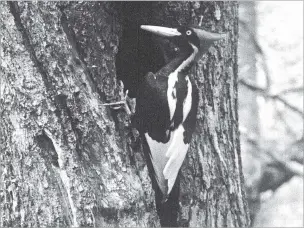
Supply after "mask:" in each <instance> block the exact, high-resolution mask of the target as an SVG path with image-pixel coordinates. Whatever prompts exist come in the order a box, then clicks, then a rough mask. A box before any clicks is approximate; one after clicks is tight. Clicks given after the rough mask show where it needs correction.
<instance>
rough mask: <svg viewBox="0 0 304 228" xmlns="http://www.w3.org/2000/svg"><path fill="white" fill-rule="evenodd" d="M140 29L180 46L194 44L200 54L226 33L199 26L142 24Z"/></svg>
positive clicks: (223, 37) (224, 36)
mask: <svg viewBox="0 0 304 228" xmlns="http://www.w3.org/2000/svg"><path fill="white" fill-rule="evenodd" d="M141 29H143V30H146V31H149V32H152V33H154V34H156V35H159V36H162V37H166V38H168V39H171V40H172V41H173V42H174V43H176V45H178V46H179V47H180V48H183V46H186V45H188V46H189V44H191V45H194V46H195V47H196V48H198V50H199V52H200V53H201V54H204V53H206V52H207V51H208V49H209V47H210V46H211V45H212V44H213V43H214V42H215V41H218V40H221V39H225V38H226V34H220V33H212V32H208V31H205V30H203V29H201V28H199V27H178V28H167V27H162V26H154V25H142V26H141Z"/></svg>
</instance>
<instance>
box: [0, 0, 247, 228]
mask: <svg viewBox="0 0 304 228" xmlns="http://www.w3.org/2000/svg"><path fill="white" fill-rule="evenodd" d="M120 4H121V3H113V2H82V3H76V2H71V3H70V2H66V3H60V2H58V3H54V2H37V3H26V2H18V3H17V2H1V3H0V19H1V30H0V34H1V35H0V37H1V50H0V56H1V63H0V65H1V71H0V74H1V75H0V94H1V100H0V107H1V109H0V111H1V121H0V146H1V153H0V161H1V164H0V176H1V179H0V226H98V227H100V226H114V225H115V226H125V227H126V226H133V227H134V226H141V227H142V226H159V220H158V218H157V215H156V211H155V205H154V192H153V190H152V187H151V183H150V179H149V177H148V173H147V167H146V165H145V161H144V159H143V155H142V151H141V146H140V145H139V144H138V142H139V140H138V139H136V138H134V135H133V134H132V127H131V125H130V116H129V115H128V114H127V113H125V112H124V111H123V110H113V109H111V108H109V107H108V106H104V105H103V104H104V103H105V102H112V101H116V100H120V99H122V98H123V94H122V87H121V84H120V83H119V82H118V81H117V80H116V66H115V57H116V54H117V52H118V49H119V38H120V37H121V35H122V29H123V26H124V21H123V19H122V17H121V15H120V11H119V10H118V9H121V8H120V6H121V5H120ZM130 4H131V3H130ZM139 4H142V6H145V4H147V5H146V6H149V7H151V8H150V9H149V10H146V12H148V11H149V15H145V14H144V12H143V15H142V18H145V20H146V21H145V22H146V23H147V22H149V21H150V20H151V22H149V23H158V24H159V23H162V22H163V23H164V24H166V25H168V26H169V25H177V22H180V23H182V24H190V23H192V24H198V22H199V20H200V17H199V16H204V18H203V25H204V27H205V28H206V29H207V30H210V31H211V30H212V31H218V32H228V33H229V39H228V40H227V42H226V43H225V42H221V43H218V44H217V45H215V46H213V47H212V48H211V49H210V52H209V54H208V55H207V56H205V57H204V58H203V59H202V60H200V61H199V62H198V64H197V66H196V67H195V69H194V70H193V77H194V78H195V81H196V84H197V85H198V88H199V91H200V106H199V113H198V125H197V128H196V131H195V136H194V139H193V141H192V144H191V149H190V151H189V152H188V157H187V158H186V161H185V162H184V165H183V168H182V176H183V178H182V183H181V197H180V199H181V202H180V205H181V210H180V219H179V224H181V225H190V226H203V227H210V226H218V227H221V226H235V227H244V226H247V225H248V214H247V205H246V202H245V196H244V189H243V174H242V166H241V160H240V146H239V133H238V116H237V53H236V49H237V36H238V34H237V27H238V23H237V22H238V19H237V4H236V3H234V2H229V3H226V2H196V3H194V2H193V3H184V2H160V3H159V2H153V3H145V2H142V3H139ZM146 16H147V17H146ZM147 45H148V44H147ZM131 54H132V53H131ZM219 155H221V156H222V162H220V158H221V156H219ZM223 161H224V162H225V164H226V168H227V169H225V168H224V165H223Z"/></svg>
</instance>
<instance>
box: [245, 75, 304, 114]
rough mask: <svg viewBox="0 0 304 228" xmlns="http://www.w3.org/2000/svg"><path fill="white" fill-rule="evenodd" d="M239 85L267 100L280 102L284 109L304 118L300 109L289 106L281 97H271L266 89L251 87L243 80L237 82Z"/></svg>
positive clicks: (251, 85)
mask: <svg viewBox="0 0 304 228" xmlns="http://www.w3.org/2000/svg"><path fill="white" fill-rule="evenodd" d="M239 83H240V84H242V85H244V86H246V87H247V88H249V89H250V90H252V91H256V92H258V93H260V94H261V95H262V96H264V97H267V98H271V99H273V100H278V101H280V102H282V103H283V104H284V105H285V106H286V107H288V108H289V109H290V110H292V111H294V112H295V113H297V114H299V115H301V117H302V118H304V116H303V115H304V113H303V111H301V110H300V109H298V108H297V107H295V106H293V105H292V104H290V103H289V102H288V101H286V100H285V99H284V98H283V97H282V96H280V95H278V94H276V95H271V94H269V93H268V91H267V89H264V88H261V87H259V86H257V85H253V84H251V83H249V82H247V81H246V80H244V79H241V80H239Z"/></svg>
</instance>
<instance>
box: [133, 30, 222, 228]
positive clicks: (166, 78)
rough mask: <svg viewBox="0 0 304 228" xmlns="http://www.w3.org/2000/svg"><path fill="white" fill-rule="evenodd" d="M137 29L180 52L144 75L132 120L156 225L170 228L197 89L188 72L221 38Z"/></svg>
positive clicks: (174, 219) (174, 218)
mask: <svg viewBox="0 0 304 228" xmlns="http://www.w3.org/2000/svg"><path fill="white" fill-rule="evenodd" d="M140 28H141V29H142V30H145V31H146V32H148V33H151V35H152V34H155V35H158V36H162V37H165V38H167V39H169V40H170V41H171V42H173V43H174V44H175V45H176V46H177V47H178V48H179V53H178V54H177V55H176V57H175V58H173V59H172V60H170V61H169V62H168V63H167V64H166V65H164V66H163V67H161V68H160V69H159V70H158V71H156V72H155V73H153V72H148V73H147V74H146V75H145V76H144V78H143V80H142V81H141V84H140V86H138V87H137V89H138V91H137V97H136V107H135V114H134V118H133V123H134V127H135V128H136V129H137V130H138V131H139V133H140V135H141V138H142V140H143V150H144V154H145V157H146V160H147V166H148V170H149V174H150V177H151V180H152V187H153V189H154V191H155V202H156V209H157V213H158V216H159V218H160V224H161V226H162V227H174V226H178V221H177V219H178V210H179V183H180V178H179V176H180V175H179V173H180V168H181V166H182V164H183V161H184V159H185V156H186V154H187V151H188V149H189V144H190V142H191V138H192V135H193V132H194V129H195V125H196V118H197V110H198V103H199V93H198V88H197V86H196V85H195V83H194V79H193V78H191V77H190V74H189V69H190V68H191V66H192V65H193V64H194V63H195V62H196V61H197V60H198V59H199V58H200V57H201V56H202V55H203V54H204V53H207V52H208V49H209V47H210V46H211V45H212V44H213V43H214V42H215V41H218V40H221V39H224V38H226V34H224V33H222V34H221V33H213V32H208V31H206V30H204V29H202V28H201V27H197V26H179V27H177V28H170V27H163V26H156V25H141V26H140ZM147 45H148V44H147ZM147 55H148V53H147Z"/></svg>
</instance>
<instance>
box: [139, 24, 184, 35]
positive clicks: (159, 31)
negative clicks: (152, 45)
mask: <svg viewBox="0 0 304 228" xmlns="http://www.w3.org/2000/svg"><path fill="white" fill-rule="evenodd" d="M140 28H141V29H143V30H146V31H148V32H152V33H154V34H156V35H159V36H164V37H174V36H180V35H182V34H181V33H180V32H179V31H177V29H175V28H167V27H162V26H154V25H141V26H140Z"/></svg>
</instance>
